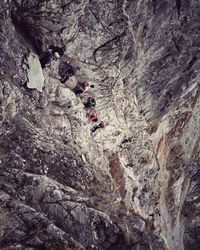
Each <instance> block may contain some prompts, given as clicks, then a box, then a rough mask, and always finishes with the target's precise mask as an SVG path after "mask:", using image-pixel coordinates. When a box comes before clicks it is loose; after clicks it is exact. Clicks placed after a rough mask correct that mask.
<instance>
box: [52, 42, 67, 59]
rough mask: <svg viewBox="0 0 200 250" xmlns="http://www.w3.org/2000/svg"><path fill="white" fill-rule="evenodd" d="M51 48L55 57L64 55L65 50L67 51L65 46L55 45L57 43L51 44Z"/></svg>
mask: <svg viewBox="0 0 200 250" xmlns="http://www.w3.org/2000/svg"><path fill="white" fill-rule="evenodd" d="M49 49H51V50H52V53H53V54H54V55H55V57H58V56H59V58H60V57H62V56H63V55H64V52H65V48H64V47H58V46H55V45H51V46H50V47H49Z"/></svg>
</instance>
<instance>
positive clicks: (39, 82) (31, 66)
mask: <svg viewBox="0 0 200 250" xmlns="http://www.w3.org/2000/svg"><path fill="white" fill-rule="evenodd" d="M27 71H28V81H27V87H28V88H29V89H37V90H38V91H40V92H42V88H43V84H44V76H43V73H42V68H41V65H40V61H39V58H38V56H37V55H36V54H35V53H33V52H31V53H30V55H29V57H28V69H27Z"/></svg>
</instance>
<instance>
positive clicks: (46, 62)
mask: <svg viewBox="0 0 200 250" xmlns="http://www.w3.org/2000/svg"><path fill="white" fill-rule="evenodd" d="M52 60H53V53H52V50H51V49H49V50H47V51H46V52H45V53H44V54H43V56H42V57H41V58H40V63H41V66H42V68H43V69H44V68H45V67H49V66H51V62H52Z"/></svg>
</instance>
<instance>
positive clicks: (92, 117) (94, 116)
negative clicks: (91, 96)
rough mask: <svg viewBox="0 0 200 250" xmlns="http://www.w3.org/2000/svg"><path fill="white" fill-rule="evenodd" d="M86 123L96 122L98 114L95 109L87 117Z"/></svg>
mask: <svg viewBox="0 0 200 250" xmlns="http://www.w3.org/2000/svg"><path fill="white" fill-rule="evenodd" d="M88 121H92V122H97V121H98V114H97V112H96V110H95V109H94V110H93V112H92V113H91V114H89V115H88Z"/></svg>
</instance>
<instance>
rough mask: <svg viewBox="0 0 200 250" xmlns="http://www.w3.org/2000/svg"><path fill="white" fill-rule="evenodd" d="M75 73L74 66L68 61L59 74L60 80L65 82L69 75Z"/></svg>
mask: <svg viewBox="0 0 200 250" xmlns="http://www.w3.org/2000/svg"><path fill="white" fill-rule="evenodd" d="M75 74H76V68H75V67H73V66H72V65H70V64H69V63H67V64H66V68H65V71H64V73H63V75H62V76H61V79H60V82H61V83H65V82H66V81H67V80H68V79H69V78H70V77H72V76H73V75H75Z"/></svg>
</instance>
